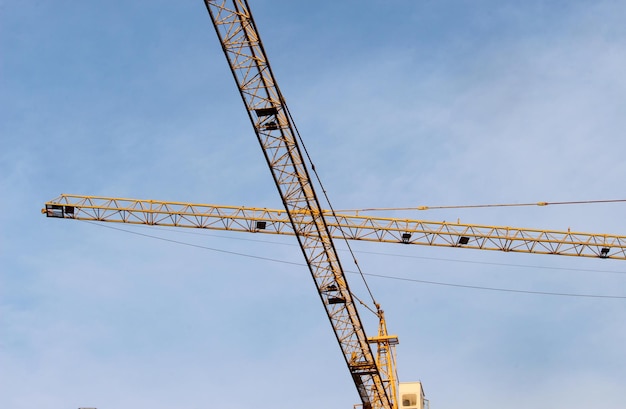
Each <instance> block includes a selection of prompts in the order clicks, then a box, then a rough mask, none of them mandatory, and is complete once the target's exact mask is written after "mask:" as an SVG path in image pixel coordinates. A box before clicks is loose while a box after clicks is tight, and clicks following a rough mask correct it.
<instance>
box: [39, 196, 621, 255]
mask: <svg viewBox="0 0 626 409" xmlns="http://www.w3.org/2000/svg"><path fill="white" fill-rule="evenodd" d="M45 206H46V208H45V209H44V212H45V213H46V214H47V215H48V216H49V217H61V218H68V219H76V220H91V221H101V222H118V223H129V224H144V225H155V226H169V227H188V228H198V229H209V230H230V231H238V232H250V233H267V234H284V235H292V236H293V235H295V233H294V231H293V227H292V225H291V222H290V220H289V217H288V215H287V213H286V212H285V211H284V210H276V209H262V208H254V207H242V206H219V205H210V204H192V203H180V202H162V201H155V200H137V199H122V198H111V197H97V196H80V195H61V196H59V197H58V198H56V199H53V200H51V201H49V202H47V203H46V204H45ZM322 214H323V215H324V217H325V218H326V225H327V227H328V229H329V232H330V235H331V236H332V238H333V239H350V240H364V241H373V242H382V243H401V244H417V245H425V246H439V247H460V248H468V249H480V250H496V251H504V252H512V253H534V254H553V255H560V256H574V257H591V258H609V259H616V260H626V236H619V235H614V234H599V233H581V232H572V231H557V230H540V229H528V228H519V227H507V226H484V225H476V224H460V223H450V222H433V221H425V220H415V219H400V218H393V217H375V216H364V215H356V214H353V215H347V214H335V215H331V213H330V212H329V211H328V210H322ZM306 217H307V216H306V215H304V218H305V219H306ZM308 217H309V218H311V217H310V216H308Z"/></svg>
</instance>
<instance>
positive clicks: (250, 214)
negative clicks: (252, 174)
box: [42, 0, 626, 409]
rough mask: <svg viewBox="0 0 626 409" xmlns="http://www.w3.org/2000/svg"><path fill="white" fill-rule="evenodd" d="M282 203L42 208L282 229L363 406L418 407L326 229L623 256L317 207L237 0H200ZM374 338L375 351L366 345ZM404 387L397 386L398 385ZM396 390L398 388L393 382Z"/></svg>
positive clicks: (537, 237)
mask: <svg viewBox="0 0 626 409" xmlns="http://www.w3.org/2000/svg"><path fill="white" fill-rule="evenodd" d="M204 3H205V6H206V9H207V11H208V13H209V16H210V18H211V21H212V23H213V26H214V28H215V32H216V34H217V36H218V39H219V41H220V44H221V47H222V50H223V52H224V54H225V56H226V60H227V62H228V64H229V67H230V69H231V72H232V74H233V77H234V79H235V82H236V84H237V88H238V90H239V93H240V95H241V98H242V100H243V102H244V106H245V108H246V111H247V114H248V117H249V120H250V122H251V124H252V127H253V129H254V132H255V134H256V137H257V141H258V142H259V144H260V146H261V149H262V151H263V155H264V157H265V159H266V162H267V165H268V167H269V169H270V171H271V174H272V177H273V180H274V182H275V185H276V187H277V190H278V192H279V195H280V198H281V200H282V203H283V206H284V209H281V210H272V209H260V208H245V207H236V206H216V205H206V204H190V203H180V202H159V201H154V200H138V199H124V198H108V197H98V196H80V195H61V196H60V197H58V198H56V199H54V200H51V201H49V202H47V203H46V204H45V208H44V209H43V211H42V212H43V213H44V214H45V215H47V216H48V217H55V218H63V219H74V220H93V221H99V222H118V223H132V224H145V225H158V226H175V227H190V228H205V229H217V230H234V231H247V232H262V233H271V234H289V235H293V236H295V237H296V239H297V241H298V244H299V246H300V248H301V251H302V253H303V256H304V258H305V260H306V264H307V266H308V268H309V271H310V273H311V276H312V278H313V281H314V283H315V286H316V289H317V292H318V294H319V297H320V300H321V302H322V304H323V307H324V310H325V312H326V315H327V317H328V319H329V321H330V323H331V326H332V329H333V331H334V334H335V336H336V338H337V341H338V344H339V347H340V349H341V352H342V355H343V358H344V360H345V363H346V365H347V367H348V370H349V372H350V375H351V377H352V380H353V382H354V384H355V386H356V389H357V392H358V394H359V397H360V400H361V405H362V407H363V409H399V408H402V409H423V408H424V406H425V405H427V400H426V399H425V396H424V393H423V390H422V387H421V383H419V382H412V383H405V384H402V383H399V382H398V380H397V376H396V371H395V345H396V344H397V343H398V338H397V337H396V336H395V335H389V334H388V332H387V327H386V321H385V317H384V312H383V311H382V309H381V308H380V306H379V305H378V304H376V313H377V315H378V318H379V328H378V334H377V336H374V337H367V336H366V332H365V329H364V326H363V323H362V321H361V318H360V316H359V311H358V310H357V307H356V302H355V298H354V297H353V295H352V292H351V290H350V287H349V285H348V281H347V280H346V274H345V272H344V269H343V267H342V265H341V262H340V259H339V256H338V253H337V249H336V247H335V244H334V241H333V240H334V239H346V238H347V239H355V240H369V241H378V242H394V243H403V244H421V245H430V246H451V247H466V248H475V249H484V250H500V251H506V252H525V253H538V254H555V255H568V256H578V257H599V258H615V259H626V237H624V236H616V235H604V234H590V233H573V232H569V231H568V232H561V231H546V230H537V229H524V228H512V227H497V226H479V225H471V224H461V223H445V222H427V221H422V220H410V219H398V218H390V217H387V218H385V217H372V216H361V215H358V214H354V215H348V214H335V212H332V211H329V210H325V209H324V208H322V206H321V204H320V199H319V197H318V195H317V193H316V190H315V188H314V186H313V179H312V178H311V175H310V172H309V169H308V168H307V166H306V164H305V163H306V155H304V154H303V148H302V145H301V142H299V134H298V132H297V129H296V127H295V125H294V122H293V119H292V117H291V115H290V113H289V109H288V107H287V105H286V103H285V99H284V98H283V96H282V94H281V92H280V89H279V88H278V85H277V82H276V79H275V77H274V74H273V72H272V69H271V67H270V64H269V61H268V58H267V55H266V53H265V49H264V47H263V44H262V42H261V39H260V36H259V33H258V31H257V27H256V24H255V22H254V19H253V16H252V14H251V12H250V8H249V6H248V1H247V0H204ZM372 344H375V345H376V346H377V350H376V354H374V353H373V351H372V348H371V346H370V345H372ZM403 388H404V389H403ZM403 391H404V392H403Z"/></svg>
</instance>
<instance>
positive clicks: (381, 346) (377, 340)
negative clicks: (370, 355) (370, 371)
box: [368, 305, 399, 409]
mask: <svg viewBox="0 0 626 409" xmlns="http://www.w3.org/2000/svg"><path fill="white" fill-rule="evenodd" d="M376 308H377V310H378V311H377V314H378V335H377V336H375V337H370V338H368V341H369V342H370V343H372V344H376V365H378V369H379V370H380V372H381V377H382V379H383V380H384V386H385V389H386V390H387V396H389V397H390V400H391V402H390V403H391V407H392V408H393V409H398V372H397V369H396V368H397V364H396V345H398V343H399V341H398V337H397V336H396V335H389V334H388V332H387V321H386V320H385V312H384V311H383V310H382V309H381V308H380V305H376Z"/></svg>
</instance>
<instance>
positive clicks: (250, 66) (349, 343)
mask: <svg viewBox="0 0 626 409" xmlns="http://www.w3.org/2000/svg"><path fill="white" fill-rule="evenodd" d="M204 3H205V5H206V8H207V10H208V12H209V15H210V16H211V20H212V22H213V26H214V27H215V31H216V33H217V36H218V38H219V41H220V44H221V46H222V50H223V51H224V54H225V55H226V59H227V60H228V64H229V66H230V69H231V71H232V74H233V77H234V79H235V82H236V84H237V87H238V89H239V92H240V94H241V98H242V99H243V102H244V105H245V107H246V110H247V112H248V116H249V118H250V122H251V123H252V126H253V128H254V131H255V133H256V136H257V139H258V141H259V143H260V145H261V148H262V150H263V154H264V156H265V159H266V161H267V164H268V166H269V168H270V170H271V173H272V176H273V178H274V182H275V184H276V187H277V188H278V191H279V193H280V196H281V199H282V201H283V205H284V207H285V210H286V211H287V215H288V217H289V220H290V222H291V225H292V227H293V231H294V233H295V235H296V237H297V239H298V242H299V244H300V248H301V249H302V252H303V254H304V257H305V259H306V261H307V265H308V266H309V270H310V272H311V275H312V277H313V280H314V282H315V285H316V287H317V291H318V293H319V296H320V298H321V300H322V303H323V305H324V309H325V310H326V314H327V315H328V318H329V320H330V322H331V324H332V327H333V330H334V332H335V335H336V337H337V341H338V342H339V345H340V347H341V351H342V353H343V356H344V359H345V361H346V364H347V366H348V369H349V370H350V373H351V375H352V379H353V380H354V383H355V386H356V388H357V391H358V393H359V396H360V399H361V401H362V404H363V408H365V409H370V408H371V409H378V408H389V409H391V408H393V407H394V400H395V397H394V396H392V395H391V394H390V393H389V392H388V390H387V389H386V387H385V386H386V384H387V382H386V381H385V380H383V378H382V377H381V373H380V371H379V369H378V366H377V363H376V359H375V357H374V355H373V353H372V350H371V348H370V345H369V343H368V339H367V337H366V334H365V331H364V328H363V324H362V322H361V318H360V317H359V314H358V311H357V308H356V305H355V303H354V300H353V297H352V295H351V292H350V288H349V287H348V283H347V281H346V277H345V273H344V271H343V269H342V266H341V263H340V261H339V257H338V255H337V250H336V249H335V246H334V244H333V240H332V236H331V234H330V232H329V229H328V226H327V225H326V220H325V218H324V216H323V213H322V212H321V206H320V203H319V200H318V197H317V196H316V193H315V190H314V188H313V185H312V180H311V178H310V176H309V173H308V170H307V168H306V165H305V160H304V159H305V158H304V157H303V155H302V151H301V148H300V146H299V144H298V141H297V136H298V135H297V131H296V128H295V126H294V124H293V122H292V120H291V117H290V115H289V111H288V109H287V106H286V104H285V100H284V98H283V97H282V94H281V93H280V90H279V88H278V85H277V84H276V80H275V78H274V75H273V73H272V70H271V68H270V65H269V61H268V59H267V56H266V54H265V50H264V48H263V44H262V43H261V39H260V37H259V34H258V31H257V28H256V25H255V23H254V19H253V18H252V14H251V13H250V9H249V7H248V2H247V1H246V0H231V1H226V0H205V1H204Z"/></svg>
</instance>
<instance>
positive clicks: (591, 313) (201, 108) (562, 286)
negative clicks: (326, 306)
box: [0, 0, 626, 409]
mask: <svg viewBox="0 0 626 409" xmlns="http://www.w3.org/2000/svg"><path fill="white" fill-rule="evenodd" d="M251 3H252V4H251V8H252V10H253V13H254V15H255V18H256V20H257V23H258V26H259V30H260V32H261V35H262V38H263V41H264V43H265V47H266V50H267V52H268V54H269V57H270V61H271V63H272V66H273V69H274V72H275V74H276V76H277V79H278V82H279V84H280V86H281V89H282V92H283V94H284V95H285V97H286V99H287V102H288V104H289V107H290V110H291V112H292V114H293V115H294V118H295V121H296V123H297V125H298V128H299V129H300V132H301V134H302V135H303V138H304V140H305V143H306V144H307V148H308V149H309V152H310V153H311V156H312V157H313V160H314V162H315V164H316V168H317V170H318V171H319V172H320V175H321V177H322V179H323V181H324V184H325V186H326V189H327V191H328V193H329V196H330V197H331V200H332V202H333V205H334V206H335V207H337V208H358V207H404V206H420V205H431V206H434V205H469V204H481V203H520V202H524V203H525V202H538V201H569V200H572V201H578V200H597V199H622V198H623V183H622V181H623V180H624V178H625V177H626V163H625V161H624V160H623V155H624V154H623V152H625V151H626V142H625V141H624V138H623V132H624V129H625V128H626V97H625V95H626V79H625V77H624V75H623V73H624V72H626V56H625V54H624V49H625V47H626V28H625V26H624V24H623V22H624V20H625V19H626V5H625V4H624V3H623V2H619V1H597V2H587V1H568V2H564V1H558V2H556V1H551V2H548V1H526V2H516V1H487V0H485V1H473V2H469V1H460V0H449V1H438V2H434V1H405V0H392V1H388V2H374V1H359V2H356V1H343V2H331V1H318V2H315V3H306V4H304V3H301V2H290V1H283V0H274V1H267V0H259V1H251ZM0 18H1V19H2V21H1V24H0V27H1V28H0V30H2V32H1V35H0V50H1V67H0V73H1V79H2V85H1V86H2V92H1V95H2V100H1V103H2V109H0V133H1V135H2V150H1V151H0V189H1V190H0V200H1V201H2V209H3V211H2V212H1V213H0V223H1V224H2V229H1V231H0V263H1V271H2V274H1V275H0V280H1V281H0V367H1V368H2V370H1V371H0V407H2V408H7V409H22V408H33V407H41V408H59V409H61V408H68V407H69V408H72V407H74V408H78V407H81V406H85V407H97V408H99V409H124V408H134V407H151V408H154V409H161V408H171V407H189V408H204V407H218V406H219V407H223V408H244V407H250V406H255V407H261V408H265V407H267V408H269V407H272V408H290V407H294V406H298V407H300V408H316V407H320V406H324V407H327V406H329V405H330V406H332V407H338V408H339V407H345V408H350V407H352V406H351V405H353V404H354V403H356V402H357V401H358V396H357V394H356V391H355V390H354V387H353V384H352V382H351V380H350V378H349V374H348V371H347V369H346V368H345V364H344V363H343V361H342V357H341V355H340V352H339V348H338V346H337V345H336V341H335V340H334V335H333V334H332V331H331V328H330V325H329V323H328V322H327V319H326V317H325V315H324V312H323V308H322V306H321V305H320V303H319V298H318V296H317V294H316V291H315V288H314V285H313V283H312V281H311V278H310V276H309V274H308V271H307V269H306V267H305V266H303V265H299V266H298V265H294V264H293V263H302V257H301V253H300V252H299V250H298V248H297V247H296V246H295V241H294V240H293V239H292V238H290V237H285V238H283V237H264V236H258V235H253V236H251V235H245V234H237V233H233V234H229V233H228V232H221V233H216V232H210V231H209V232H201V231H177V230H171V229H170V230H166V229H158V228H146V227H144V228H142V227H134V228H133V227H131V226H128V227H127V226H115V227H117V228H119V229H122V230H119V229H117V230H115V229H111V228H108V227H106V226H102V225H97V224H90V223H81V222H72V221H61V220H50V219H46V218H45V217H43V216H42V215H41V214H40V213H39V210H40V208H41V207H42V205H43V203H44V202H45V201H47V200H50V199H53V198H54V197H56V196H57V195H58V194H60V193H76V194H93V195H106V196H117V197H134V198H144V199H156V200H175V201H189V202H196V203H197V202H199V203H216V204H225V205H246V206H258V207H275V208H278V207H279V206H280V200H279V198H278V194H277V192H276V189H275V187H274V186H273V184H272V181H271V177H270V174H269V171H268V170H267V169H266V165H265V163H264V160H263V157H262V154H261V152H260V149H259V147H258V143H257V142H256V141H255V139H254V134H253V132H252V129H251V127H250V125H249V123H248V120H247V115H246V113H245V110H244V108H243V105H242V103H241V101H240V99H239V95H238V93H237V91H236V88H235V85H234V82H233V80H232V79H231V74H230V71H229V69H228V67H227V65H226V61H225V59H224V57H223V55H222V53H221V50H220V48H219V44H218V41H217V38H216V36H215V33H214V31H213V28H212V26H211V22H210V20H209V17H208V15H207V13H206V10H205V9H204V5H203V4H202V2H200V1H194V2H167V1H151V2H147V1H130V2H128V1H126V2H123V1H108V2H85V1H83V2H78V1H61V2H54V4H53V3H52V2H34V1H20V2H17V1H5V2H3V4H2V8H1V10H0ZM622 206H623V205H622V204H605V205H586V206H560V207H559V206H548V207H541V208H538V207H530V208H513V209H511V208H506V209H486V210H471V211H470V210H432V211H428V212H419V213H413V214H409V215H406V216H405V217H416V218H424V219H427V220H438V221H440V220H457V219H460V220H461V221H462V222H466V223H477V224H491V225H509V226H519V227H536V228H545V229H566V228H571V229H572V230H575V231H584V232H595V233H602V232H604V233H614V234H625V232H626V223H625V222H624V221H623V217H621V214H622V213H621V207H622ZM403 214H404V213H403ZM396 215H398V216H399V215H400V213H398V214H396ZM137 233H138V234H137ZM149 236H150V237H149ZM156 237H159V238H165V239H168V240H176V241H179V242H184V243H188V244H192V245H195V246H202V247H204V248H200V247H192V246H189V245H181V244H175V243H172V242H171V241H170V242H168V241H164V240H160V239H158V238H156ZM352 246H353V248H354V250H355V251H356V255H357V258H358V259H359V265H360V266H361V268H363V270H364V272H365V273H368V274H378V275H387V276H394V277H401V278H405V279H411V280H420V281H430V282H437V283H444V284H446V283H447V284H456V285H466V286H476V287H492V288H499V289H513V290H522V291H536V292H555V293H572V294H587V295H612V296H621V297H625V296H626V289H625V283H626V281H625V280H626V264H624V263H623V262H620V261H612V260H579V259H577V258H566V257H551V256H539V255H519V254H504V253H503V254H500V253H495V252H494V253H492V252H484V251H470V250H460V249H434V248H422V247H416V248H414V247H412V246H411V247H409V246H397V245H383V244H371V243H370V244H368V243H352ZM339 247H340V248H341V249H342V254H345V255H346V257H345V261H344V266H345V267H346V269H347V270H349V271H353V270H354V267H353V266H351V265H350V263H348V260H349V258H348V257H347V254H346V253H345V252H344V251H343V249H345V246H344V245H342V244H340V245H339ZM226 252H232V253H226ZM233 253H237V254H233ZM254 256H263V257H267V258H272V259H275V260H277V261H275V262H270V261H264V260H260V259H258V258H254ZM289 263H291V264H289ZM349 276H350V278H351V279H352V280H353V281H352V283H353V284H352V288H353V290H354V291H355V292H356V294H357V295H358V296H359V297H362V298H364V296H365V295H366V293H365V290H364V288H363V286H362V285H361V284H360V283H359V280H358V277H357V276H355V275H354V274H352V273H349ZM368 283H369V285H370V287H371V288H372V290H373V292H374V295H375V297H376V298H377V300H378V301H379V302H380V303H381V304H382V306H383V308H384V309H385V311H386V315H387V320H388V325H389V329H390V331H391V332H393V333H396V334H398V335H399V338H400V345H399V347H398V361H399V375H400V378H401V380H402V381H414V380H421V381H422V382H423V383H424V387H425V390H426V394H427V397H428V398H429V399H430V400H431V407H432V408H433V409H435V408H436V409H443V408H450V409H452V408H460V407H463V408H467V409H474V408H480V409H491V408H493V409H496V408H498V409H499V408H502V407H506V408H511V409H518V408H527V407H529V406H533V407H550V408H555V409H558V408H569V407H572V406H574V405H575V406H588V407H590V406H600V407H603V408H607V409H612V408H615V409H618V408H619V409H621V408H623V407H625V406H626V394H625V393H624V388H623V381H624V379H626V355H625V354H624V352H623V345H624V344H625V343H626V327H625V326H624V324H623V323H624V320H625V318H626V301H625V300H624V299H623V298H622V299H606V298H592V297H563V296H548V295H539V294H522V293H512V292H504V291H488V290H478V289H469V288H461V287H454V286H448V285H436V284H427V283H424V282H419V281H400V280H394V279H390V278H378V277H370V278H369V279H368ZM362 317H363V318H364V320H365V321H366V324H367V325H368V331H369V332H370V333H373V332H374V331H375V330H376V327H375V324H376V323H375V321H374V320H373V318H372V317H369V316H368V315H367V314H366V313H365V312H362Z"/></svg>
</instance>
